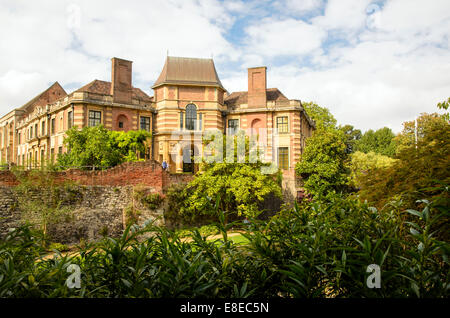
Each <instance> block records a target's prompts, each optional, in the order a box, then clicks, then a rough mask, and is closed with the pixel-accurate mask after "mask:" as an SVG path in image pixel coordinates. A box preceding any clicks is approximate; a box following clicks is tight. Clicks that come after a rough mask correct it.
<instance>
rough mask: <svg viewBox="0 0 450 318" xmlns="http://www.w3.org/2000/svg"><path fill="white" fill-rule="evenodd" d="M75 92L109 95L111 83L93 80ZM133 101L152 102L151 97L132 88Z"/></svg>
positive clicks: (138, 89)
mask: <svg viewBox="0 0 450 318" xmlns="http://www.w3.org/2000/svg"><path fill="white" fill-rule="evenodd" d="M75 92H85V93H93V94H99V95H111V82H106V81H100V80H93V81H92V82H90V83H88V84H86V85H84V86H83V87H81V88H79V89H77V90H76V91H75ZM133 99H138V100H142V101H146V102H149V101H152V99H153V97H150V96H148V95H147V94H146V93H145V92H144V91H143V90H141V89H140V88H137V87H133Z"/></svg>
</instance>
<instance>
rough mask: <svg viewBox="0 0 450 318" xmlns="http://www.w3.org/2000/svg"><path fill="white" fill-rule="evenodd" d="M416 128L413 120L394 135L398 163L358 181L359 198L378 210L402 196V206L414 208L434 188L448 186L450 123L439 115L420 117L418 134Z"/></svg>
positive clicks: (373, 172)
mask: <svg viewBox="0 0 450 318" xmlns="http://www.w3.org/2000/svg"><path fill="white" fill-rule="evenodd" d="M415 126H416V125H415V123H414V121H410V122H406V123H404V129H403V131H402V132H401V133H400V134H399V136H397V138H396V140H397V143H398V145H399V146H398V149H397V154H396V158H397V160H396V161H395V162H394V163H393V164H392V165H391V166H390V167H388V168H380V169H376V170H373V171H372V173H370V174H368V175H367V178H365V179H362V180H361V183H362V187H361V191H360V194H361V197H362V198H364V199H367V200H368V201H369V202H371V203H373V204H376V205H377V206H380V207H381V206H383V205H384V204H385V203H386V202H388V201H389V200H390V198H392V197H399V196H401V197H402V199H403V202H404V203H405V205H408V206H414V205H415V204H416V200H417V199H421V198H423V197H425V196H430V195H432V194H433V190H432V189H433V187H435V186H436V185H439V184H440V183H441V184H447V185H448V184H449V182H450V143H449V142H448V141H449V140H450V124H449V123H448V122H447V121H445V120H444V119H443V118H442V116H440V115H438V114H422V115H421V116H420V117H419V118H418V119H417V135H416V134H415ZM416 137H417V138H416ZM424 194H425V195H424Z"/></svg>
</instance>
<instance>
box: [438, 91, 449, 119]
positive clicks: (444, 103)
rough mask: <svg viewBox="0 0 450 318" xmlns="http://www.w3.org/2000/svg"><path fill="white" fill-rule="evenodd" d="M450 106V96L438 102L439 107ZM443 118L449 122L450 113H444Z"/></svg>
mask: <svg viewBox="0 0 450 318" xmlns="http://www.w3.org/2000/svg"><path fill="white" fill-rule="evenodd" d="M449 106H450V97H449V98H448V99H447V100H446V101H443V102H440V103H438V104H437V107H438V108H439V109H444V110H448V107H449ZM442 118H443V119H444V120H446V121H447V122H448V121H450V114H449V113H448V112H446V113H444V114H443V115H442Z"/></svg>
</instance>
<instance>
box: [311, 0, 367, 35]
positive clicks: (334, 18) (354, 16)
mask: <svg viewBox="0 0 450 318" xmlns="http://www.w3.org/2000/svg"><path fill="white" fill-rule="evenodd" d="M369 3H370V0H328V3H327V5H326V7H325V14H324V15H323V16H318V17H316V18H314V19H313V23H314V24H316V25H319V26H321V27H324V28H325V29H341V30H347V31H348V30H352V29H358V28H361V27H363V26H365V24H366V19H367V7H368V5H369Z"/></svg>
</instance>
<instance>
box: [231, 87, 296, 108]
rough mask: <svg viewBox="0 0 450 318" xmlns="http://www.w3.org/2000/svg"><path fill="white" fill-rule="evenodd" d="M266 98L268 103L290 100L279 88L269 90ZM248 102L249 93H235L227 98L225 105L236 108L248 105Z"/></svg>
mask: <svg viewBox="0 0 450 318" xmlns="http://www.w3.org/2000/svg"><path fill="white" fill-rule="evenodd" d="M266 97H267V100H268V101H281V100H286V101H287V100H289V99H288V98H287V97H286V96H284V95H283V93H282V92H280V90H279V89H278V88H268V89H266ZM247 102H248V92H246V91H245V92H233V93H231V94H230V95H228V96H227V97H225V104H227V105H228V106H235V105H240V104H247Z"/></svg>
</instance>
